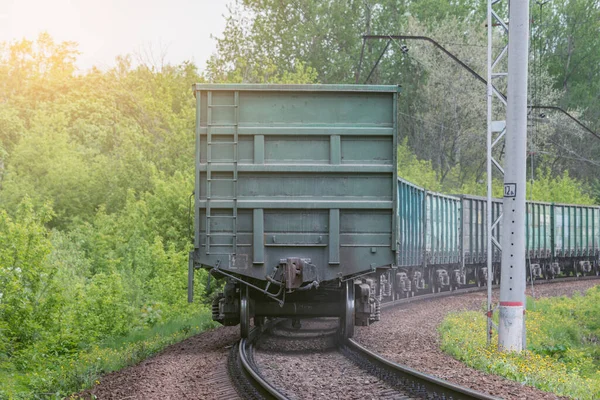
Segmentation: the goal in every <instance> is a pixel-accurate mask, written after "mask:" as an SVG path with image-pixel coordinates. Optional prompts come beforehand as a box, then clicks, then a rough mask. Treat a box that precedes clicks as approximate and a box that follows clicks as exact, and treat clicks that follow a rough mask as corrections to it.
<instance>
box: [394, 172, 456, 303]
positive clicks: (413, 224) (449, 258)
mask: <svg viewBox="0 0 600 400" xmlns="http://www.w3.org/2000/svg"><path fill="white" fill-rule="evenodd" d="M460 221H461V205H460V199H459V198H458V197H454V196H447V195H443V194H440V193H435V192H430V191H427V190H425V189H423V188H421V187H418V186H416V185H413V184H412V183H410V182H408V181H406V180H404V179H398V229H399V234H398V237H399V245H398V253H397V254H398V261H397V265H398V272H397V273H396V275H395V286H396V293H397V294H402V293H404V294H405V295H408V292H411V295H412V294H413V293H416V292H418V291H420V290H426V289H427V290H430V291H432V292H435V291H441V290H443V289H450V288H457V287H458V286H460V285H461V283H464V274H463V273H462V268H461V250H460V249H461V240H460V239H461V222H460ZM399 297H402V296H399Z"/></svg>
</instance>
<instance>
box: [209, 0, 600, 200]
mask: <svg viewBox="0 0 600 400" xmlns="http://www.w3.org/2000/svg"><path fill="white" fill-rule="evenodd" d="M539 3H540V2H537V3H536V2H531V21H532V24H531V38H532V44H531V50H530V60H529V72H530V77H529V84H530V87H529V104H530V105H540V106H559V107H562V108H564V109H566V110H568V111H569V112H570V113H572V114H573V115H574V116H576V117H577V118H580V119H581V120H583V121H584V123H585V124H586V125H587V126H588V127H589V128H591V129H592V130H594V131H596V132H600V101H598V100H599V99H600V97H599V96H600V69H599V68H598V65H600V52H598V51H597V49H598V48H600V35H598V32H599V29H600V2H598V1H589V0H553V1H552V2H549V3H547V4H546V3H544V5H540V4H539ZM501 4H505V5H506V4H507V3H506V2H503V3H500V5H501ZM498 7H499V6H498ZM230 11H231V12H230V15H229V18H228V20H227V25H226V28H225V31H224V32H223V34H222V35H221V36H220V37H219V38H218V40H217V50H218V51H217V53H216V54H215V55H214V56H213V57H212V58H211V60H210V61H209V63H208V68H207V77H208V78H209V79H212V80H237V81H242V80H243V81H246V82H270V81H271V77H272V76H274V75H278V74H281V73H282V71H289V70H293V69H294V68H295V67H296V65H297V64H298V63H299V62H301V63H302V65H303V66H304V67H309V68H313V69H314V70H315V71H317V76H316V80H317V81H318V82H320V83H336V84H339V83H355V82H358V83H372V84H399V85H401V86H402V96H401V100H400V102H399V109H400V110H399V121H400V129H401V136H402V137H401V138H402V139H404V138H407V139H408V146H409V148H410V149H411V151H412V152H413V153H415V155H416V156H417V157H418V158H419V159H421V160H426V161H430V162H431V166H432V167H433V169H434V171H435V175H436V179H437V180H439V181H440V182H441V183H442V184H443V185H444V186H445V187H448V188H449V189H451V190H456V189H457V188H461V187H463V186H473V183H474V182H481V181H485V172H486V168H485V154H486V151H485V132H486V88H485V85H483V84H482V83H481V82H480V81H479V80H477V79H476V78H475V77H474V76H473V75H471V74H470V72H468V71H467V70H466V69H464V68H463V67H461V66H460V65H458V64H457V63H455V62H454V61H453V60H451V59H450V58H449V57H448V56H447V55H446V54H444V53H443V52H441V51H439V50H438V49H436V48H435V47H434V46H433V45H432V44H431V43H428V42H426V41H424V40H411V39H407V40H401V41H391V42H390V43H389V44H388V40H387V38H384V39H382V40H371V41H367V42H365V44H364V48H363V40H362V36H363V35H369V34H371V35H384V36H385V35H408V36H425V37H430V38H432V39H433V40H435V41H437V42H438V43H439V44H440V45H442V46H444V47H445V48H446V49H447V50H448V51H449V52H451V53H452V54H454V55H455V56H456V57H458V58H459V59H460V60H462V61H463V62H465V63H466V64H467V65H468V66H470V67H471V68H472V69H473V70H474V71H475V72H476V73H478V74H479V75H481V76H483V77H485V76H486V74H487V72H486V68H487V28H486V23H487V21H486V3H485V2H482V1H475V0H457V1H451V2H449V1H446V0H419V1H410V0H360V1H346V0H332V1H320V0H306V1H301V2H298V1H291V0H283V1H280V0H266V1H265V0H261V1H255V0H237V1H235V3H234V4H233V5H232V6H231V10H230ZM505 11H506V10H505ZM498 12H499V13H500V14H501V15H504V16H506V15H505V13H504V14H503V12H502V10H501V9H500V8H498ZM500 30H501V28H497V30H496V31H495V34H496V36H497V37H496V42H495V43H496V45H497V46H500V47H497V48H495V51H496V52H500V49H501V45H502V44H503V43H505V41H506V37H505V36H503V35H501V34H500ZM386 46H387V50H386V51H385V52H384V49H386ZM402 46H405V47H404V48H403V47H402ZM361 55H362V63H361V62H360V61H359V60H361ZM380 57H381V59H380V61H379V64H378V67H377V68H375V69H373V66H374V65H375V63H376V61H377V60H378V59H379V58H380ZM504 68H506V66H504ZM499 70H503V66H502V65H500V66H499ZM504 70H505V69H504ZM497 84H498V85H499V86H500V89H501V90H505V89H506V88H505V84H503V82H502V80H501V79H499V80H497ZM494 112H495V117H494V118H497V119H505V110H504V109H503V108H500V107H498V108H497V109H495V110H494ZM528 137H529V143H528V144H529V148H528V161H527V165H528V171H527V176H528V178H531V177H533V179H534V180H535V179H537V171H538V170H541V171H544V173H546V172H545V171H549V174H550V175H551V176H562V175H563V174H564V172H565V171H567V172H568V173H569V175H570V176H571V177H573V178H576V179H577V180H579V181H581V182H582V183H585V184H586V185H587V188H586V191H587V192H588V194H590V195H592V196H593V197H595V198H596V199H600V185H598V179H597V176H598V173H597V172H598V167H599V166H600V159H599V158H598V154H600V140H598V139H597V138H596V137H594V136H593V135H592V134H590V133H589V132H588V131H586V130H584V129H583V128H582V127H580V126H579V125H577V123H575V122H574V121H572V120H571V119H569V118H568V117H567V116H565V115H564V114H562V113H560V112H558V111H552V110H549V109H542V110H540V109H533V110H532V112H531V113H530V114H529V126H528ZM503 152H504V149H503V148H502V146H498V148H497V153H496V154H495V156H496V158H498V159H502V158H503ZM497 178H499V179H501V177H500V176H497Z"/></svg>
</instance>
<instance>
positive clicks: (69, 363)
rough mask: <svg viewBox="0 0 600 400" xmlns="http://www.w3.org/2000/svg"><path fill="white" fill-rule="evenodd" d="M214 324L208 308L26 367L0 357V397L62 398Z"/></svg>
mask: <svg viewBox="0 0 600 400" xmlns="http://www.w3.org/2000/svg"><path fill="white" fill-rule="evenodd" d="M215 326H216V323H214V322H213V321H212V319H211V313H210V311H208V310H206V309H203V310H201V311H198V312H196V313H192V314H187V315H184V316H180V317H177V318H174V319H172V320H170V321H168V322H165V323H163V324H160V325H156V326H154V327H152V328H148V329H143V330H136V331H132V332H130V333H129V334H128V335H126V336H122V337H114V338H110V339H107V340H105V341H103V342H101V343H99V344H95V345H93V346H91V347H89V348H87V349H85V350H83V351H81V352H79V353H77V354H73V355H71V356H60V357H49V358H45V359H40V360H36V362H35V364H34V363H31V364H30V365H28V366H27V368H25V369H23V368H17V367H16V366H15V365H11V364H9V363H8V362H6V360H5V361H4V362H3V363H2V362H1V361H0V399H11V400H12V399H15V400H20V399H62V398H65V397H68V396H71V395H72V394H73V393H76V392H79V391H81V390H85V389H87V388H90V387H92V386H93V385H94V384H95V383H98V382H99V378H100V377H101V376H102V375H104V374H106V373H109V372H112V371H118V370H120V369H122V368H124V367H127V366H129V365H133V364H136V363H138V362H140V361H141V360H144V359H146V358H148V357H150V356H152V355H154V354H156V353H158V352H159V351H161V350H163V349H164V348H165V347H167V346H169V345H171V344H174V343H177V342H180V341H182V340H184V339H186V338H188V337H190V336H192V335H195V334H198V333H200V332H203V331H205V330H207V329H210V328H213V327H215Z"/></svg>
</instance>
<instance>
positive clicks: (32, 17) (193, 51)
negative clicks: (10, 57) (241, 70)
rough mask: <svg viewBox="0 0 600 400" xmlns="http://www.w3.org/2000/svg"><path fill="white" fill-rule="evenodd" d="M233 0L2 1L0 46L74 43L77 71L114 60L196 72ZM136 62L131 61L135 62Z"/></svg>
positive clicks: (109, 64)
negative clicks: (139, 58) (45, 40)
mask: <svg viewBox="0 0 600 400" xmlns="http://www.w3.org/2000/svg"><path fill="white" fill-rule="evenodd" d="M232 1H233V0H212V1H211V0H120V1H119V0H0V42H7V41H12V40H15V39H23V38H26V39H30V40H32V39H35V38H36V37H37V36H38V34H39V33H40V32H44V31H46V32H48V33H49V34H50V35H51V36H52V37H53V38H54V40H55V41H57V42H62V41H75V42H77V43H78V44H79V46H78V49H79V51H80V52H81V53H82V54H81V55H80V56H79V58H78V63H77V65H78V67H79V69H80V71H82V72H83V71H86V70H88V69H89V68H91V67H92V66H96V67H98V68H100V69H107V68H110V67H112V66H113V65H114V64H115V63H114V60H115V57H116V56H117V55H124V54H138V55H145V57H146V58H147V59H148V58H152V57H151V56H150V57H149V56H148V55H153V56H154V58H155V59H160V58H161V57H160V56H161V55H163V54H164V55H165V58H164V59H165V60H166V61H167V62H169V63H172V64H178V63H181V62H183V61H186V60H191V61H193V62H194V63H195V64H196V65H197V66H198V67H199V68H200V70H203V69H204V66H205V64H206V60H208V58H209V57H210V55H211V54H213V53H214V52H215V40H214V39H211V38H210V35H211V34H212V35H213V36H221V34H222V32H223V29H224V28H225V15H227V14H228V11H227V5H228V4H230V3H231V2H232ZM134 59H135V57H134Z"/></svg>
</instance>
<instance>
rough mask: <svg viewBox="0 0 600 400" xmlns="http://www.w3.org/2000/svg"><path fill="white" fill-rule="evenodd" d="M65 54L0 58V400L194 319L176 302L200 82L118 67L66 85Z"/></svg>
mask: <svg viewBox="0 0 600 400" xmlns="http://www.w3.org/2000/svg"><path fill="white" fill-rule="evenodd" d="M76 56H77V49H76V47H75V45H73V44H70V43H55V42H54V41H53V40H52V38H51V37H49V36H48V35H41V36H40V37H39V38H38V39H37V40H36V41H33V42H30V41H27V40H22V41H16V42H12V43H8V44H5V45H4V46H3V47H2V50H1V51H0V398H5V397H11V396H17V395H18V394H21V395H22V396H23V397H25V398H30V397H34V396H39V397H46V396H43V395H39V393H44V392H45V391H48V390H49V389H52V388H55V387H57V386H60V382H56V381H53V380H55V379H59V378H57V377H60V374H59V373H58V372H60V370H59V371H58V372H57V371H56V370H58V369H59V367H60V368H62V367H63V366H64V364H65V362H66V361H68V360H73V359H77V357H78V354H80V353H81V352H84V351H87V350H88V349H90V348H91V347H92V346H94V345H96V344H99V343H102V341H103V340H105V339H107V338H110V337H118V336H123V335H127V334H129V333H131V332H133V331H136V330H143V329H146V328H149V327H152V326H155V325H157V324H163V323H167V322H168V321H170V320H173V319H181V318H182V317H185V316H186V315H191V314H194V313H197V312H198V310H199V309H200V310H201V309H202V306H201V305H200V306H199V305H198V304H196V305H195V306H193V307H190V306H188V305H187V303H186V295H185V293H186V287H187V268H186V266H187V254H188V252H189V251H190V249H191V246H190V243H191V242H190V224H191V220H190V217H189V199H190V194H191V193H192V190H193V167H194V165H193V164H194V163H193V158H194V114H195V110H194V104H195V103H194V98H193V96H192V95H191V84H192V83H194V82H197V81H200V80H201V77H200V76H199V75H198V73H197V70H196V67H195V66H194V65H192V64H189V63H184V64H182V65H178V66H166V67H164V68H163V69H161V70H157V69H155V68H153V67H152V66H147V65H143V66H137V67H135V68H134V67H132V65H131V60H130V58H129V57H122V58H119V59H118V60H117V63H116V66H115V67H114V68H112V69H110V70H108V71H105V72H101V71H98V70H92V71H90V72H89V73H86V74H76V73H75V72H76V70H75V61H76ZM198 274H199V279H198V280H197V282H198V287H197V288H196V293H197V295H199V296H198V298H199V299H200V303H202V301H205V300H206V299H205V297H204V296H203V295H202V293H203V292H204V289H205V288H204V286H203V281H205V279H204V278H205V276H206V274H205V272H204V271H200V272H199V273H198ZM203 277H204V278H203ZM188 329H189V327H188ZM99 372H101V371H99ZM82 379H83V378H82ZM36 393H38V394H37V395H36ZM62 394H63V395H66V394H68V392H67V393H62Z"/></svg>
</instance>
